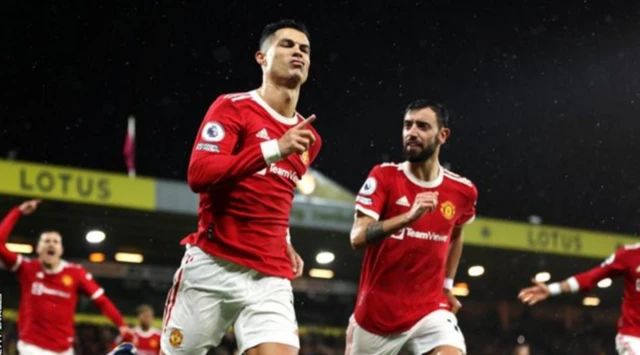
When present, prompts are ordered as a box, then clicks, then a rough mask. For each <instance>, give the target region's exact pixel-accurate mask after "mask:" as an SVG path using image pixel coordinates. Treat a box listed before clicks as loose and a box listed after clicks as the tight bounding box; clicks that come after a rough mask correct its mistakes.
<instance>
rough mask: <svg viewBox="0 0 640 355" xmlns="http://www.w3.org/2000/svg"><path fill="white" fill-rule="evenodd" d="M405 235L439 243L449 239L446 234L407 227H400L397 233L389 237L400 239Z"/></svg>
mask: <svg viewBox="0 0 640 355" xmlns="http://www.w3.org/2000/svg"><path fill="white" fill-rule="evenodd" d="M405 236H407V237H409V238H416V239H422V240H430V241H433V242H439V243H444V242H446V241H447V240H448V239H449V237H447V236H446V235H441V234H437V233H434V232H431V231H429V232H421V231H417V230H415V229H413V228H409V227H407V228H404V229H401V230H400V231H399V232H398V233H396V234H393V235H391V238H394V239H398V240H402V239H404V237H405Z"/></svg>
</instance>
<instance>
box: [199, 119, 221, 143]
mask: <svg viewBox="0 0 640 355" xmlns="http://www.w3.org/2000/svg"><path fill="white" fill-rule="evenodd" d="M223 138H224V128H222V125H221V124H220V123H218V122H208V123H207V124H205V125H204V128H203V129H202V139H204V140H205V141H207V142H220V141H221V140H222V139H223Z"/></svg>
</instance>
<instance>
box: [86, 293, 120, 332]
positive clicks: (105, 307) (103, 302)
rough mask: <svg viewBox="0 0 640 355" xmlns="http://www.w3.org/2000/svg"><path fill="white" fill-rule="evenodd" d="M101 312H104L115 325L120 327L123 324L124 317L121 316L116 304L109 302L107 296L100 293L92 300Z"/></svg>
mask: <svg viewBox="0 0 640 355" xmlns="http://www.w3.org/2000/svg"><path fill="white" fill-rule="evenodd" d="M93 304H95V305H96V306H97V307H98V308H99V309H100V312H102V314H104V315H105V316H106V317H107V318H109V319H110V320H111V321H112V322H113V324H115V325H116V327H118V328H119V327H122V326H123V325H124V318H122V314H120V311H118V309H117V308H116V306H115V305H114V304H113V302H111V300H110V299H109V297H107V296H105V295H102V296H100V297H98V298H97V299H95V300H94V301H93Z"/></svg>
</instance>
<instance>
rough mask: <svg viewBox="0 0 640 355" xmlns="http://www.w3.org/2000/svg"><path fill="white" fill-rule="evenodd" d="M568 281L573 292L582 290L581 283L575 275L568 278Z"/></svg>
mask: <svg viewBox="0 0 640 355" xmlns="http://www.w3.org/2000/svg"><path fill="white" fill-rule="evenodd" d="M567 283H568V284H569V289H570V290H571V293H576V292H578V291H580V284H579V283H578V280H576V278H575V277H573V276H572V277H570V278H568V279H567Z"/></svg>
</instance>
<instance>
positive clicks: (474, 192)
mask: <svg viewBox="0 0 640 355" xmlns="http://www.w3.org/2000/svg"><path fill="white" fill-rule="evenodd" d="M469 183H470V184H471V190H470V192H469V200H468V202H467V205H466V206H465V209H464V211H463V212H462V214H461V215H460V217H458V219H457V220H456V226H462V225H465V224H471V223H472V222H473V221H474V220H475V219H476V203H477V202H478V189H477V188H476V186H475V185H473V184H472V183H471V182H470V181H469Z"/></svg>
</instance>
